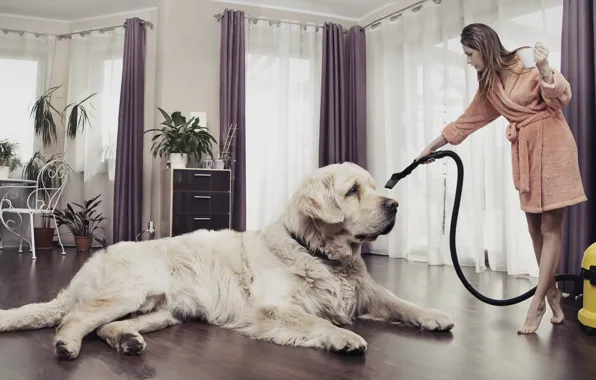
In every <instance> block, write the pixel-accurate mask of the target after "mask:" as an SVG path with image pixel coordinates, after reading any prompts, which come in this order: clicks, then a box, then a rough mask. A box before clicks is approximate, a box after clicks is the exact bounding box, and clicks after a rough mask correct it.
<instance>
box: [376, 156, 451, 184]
mask: <svg viewBox="0 0 596 380" xmlns="http://www.w3.org/2000/svg"><path fill="white" fill-rule="evenodd" d="M448 155H450V153H449V152H446V151H436V152H433V153H431V154H429V155H428V156H425V157H422V158H420V159H419V160H414V162H412V163H411V164H410V166H408V167H407V168H405V169H404V171H402V172H399V173H393V174H392V175H391V178H389V181H387V183H386V184H385V188H386V189H393V187H394V186H395V185H396V184H397V183H398V182H399V181H400V180H401V179H402V178H405V177H407V176H409V175H410V174H411V173H412V171H413V170H414V169H416V168H417V167H418V165H420V164H422V163H424V162H427V161H429V160H431V159H436V158H443V157H445V156H448Z"/></svg>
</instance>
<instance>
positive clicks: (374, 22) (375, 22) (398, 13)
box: [364, 0, 441, 29]
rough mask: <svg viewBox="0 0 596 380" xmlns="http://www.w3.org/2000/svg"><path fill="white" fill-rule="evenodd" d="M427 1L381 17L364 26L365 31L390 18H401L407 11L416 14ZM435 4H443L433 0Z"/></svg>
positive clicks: (424, 0)
mask: <svg viewBox="0 0 596 380" xmlns="http://www.w3.org/2000/svg"><path fill="white" fill-rule="evenodd" d="M427 1H428V0H422V1H419V2H417V3H414V4H412V5H409V6H407V7H405V8H402V9H400V10H399V11H395V12H391V13H389V14H388V15H385V16H383V17H380V18H378V19H376V20H374V21H372V22H369V23H368V24H366V25H365V26H364V29H366V28H368V27H369V26H373V25H377V24H378V23H379V22H381V21H383V20H385V19H388V18H390V17H393V16H400V15H401V14H402V13H403V12H405V11H407V10H408V9H414V11H415V12H416V11H418V10H419V9H420V8H419V7H421V6H422V4H424V3H426V2H427ZM433 3H435V4H441V0H433ZM415 8H418V9H415Z"/></svg>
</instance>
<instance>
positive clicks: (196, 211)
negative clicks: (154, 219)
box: [162, 169, 232, 236]
mask: <svg viewBox="0 0 596 380" xmlns="http://www.w3.org/2000/svg"><path fill="white" fill-rule="evenodd" d="M231 183H232V182H231V172H230V170H212V169H168V170H166V173H165V178H164V185H165V188H164V197H165V198H164V208H163V209H162V216H163V220H162V226H163V227H162V228H163V229H162V231H163V232H164V233H165V235H166V236H178V235H182V234H185V233H188V232H192V231H196V230H200V229H208V230H221V229H226V228H231V215H230V210H231V203H232V199H231V193H232V188H231Z"/></svg>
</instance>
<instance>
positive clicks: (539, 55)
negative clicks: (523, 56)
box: [534, 42, 550, 75]
mask: <svg viewBox="0 0 596 380" xmlns="http://www.w3.org/2000/svg"><path fill="white" fill-rule="evenodd" d="M548 53H549V50H548V48H547V47H546V46H544V45H543V44H542V42H538V43H536V46H534V60H535V61H536V67H537V68H538V70H540V74H542V75H546V74H548V72H549V70H550V67H549V65H548V60H547V58H548Z"/></svg>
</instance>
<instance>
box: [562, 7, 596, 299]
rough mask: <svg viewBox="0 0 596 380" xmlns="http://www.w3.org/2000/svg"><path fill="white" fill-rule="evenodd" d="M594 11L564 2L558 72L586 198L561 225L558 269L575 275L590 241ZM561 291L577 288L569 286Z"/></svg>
mask: <svg viewBox="0 0 596 380" xmlns="http://www.w3.org/2000/svg"><path fill="white" fill-rule="evenodd" d="M595 41H596V13H595V5H594V4H593V2H592V0H565V2H564V4H563V38H562V44H561V48H562V54H561V56H562V62H561V72H562V74H563V75H564V76H565V77H566V78H567V79H568V80H569V83H570V84H571V88H572V92H573V95H572V96H573V99H572V101H571V103H570V104H569V106H567V107H566V108H565V109H564V114H565V117H566V118H567V121H568V123H569V126H570V128H571V131H572V132H573V135H574V137H575V140H576V141H577V144H578V150H579V165H580V170H581V174H582V179H583V183H584V188H585V191H586V195H587V197H588V202H584V203H582V204H580V205H578V206H574V207H570V208H569V209H568V211H567V214H566V217H565V222H564V225H563V256H562V258H561V263H560V265H559V272H560V273H579V271H580V267H581V261H582V257H583V253H584V250H585V249H586V248H588V247H589V246H590V245H591V244H592V243H594V242H596V228H594V223H595V222H596V172H595V169H596V165H595V162H596V161H595V160H596V153H593V151H592V149H593V147H594V146H595V145H596V133H595V132H594V125H596V93H595V88H596V75H595V72H596V59H595V55H594V54H595V53H594V51H595V48H596V46H595ZM561 288H565V291H567V292H573V293H576V294H577V292H581V288H580V289H575V291H573V289H572V288H571V284H565V286H564V287H563V286H561Z"/></svg>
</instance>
